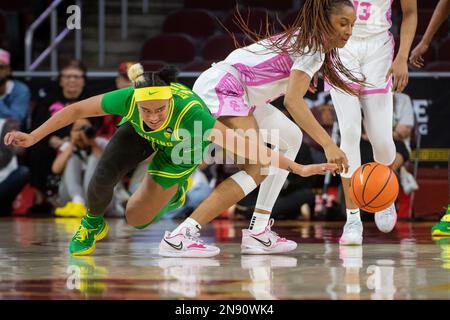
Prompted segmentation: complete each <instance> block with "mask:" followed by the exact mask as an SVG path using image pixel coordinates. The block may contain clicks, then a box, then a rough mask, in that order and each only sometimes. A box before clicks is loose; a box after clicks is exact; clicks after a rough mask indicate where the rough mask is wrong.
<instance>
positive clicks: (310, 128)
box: [284, 70, 348, 172]
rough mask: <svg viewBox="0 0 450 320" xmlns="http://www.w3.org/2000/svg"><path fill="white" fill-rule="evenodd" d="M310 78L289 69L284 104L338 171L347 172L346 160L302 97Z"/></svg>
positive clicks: (298, 71)
mask: <svg viewBox="0 0 450 320" xmlns="http://www.w3.org/2000/svg"><path fill="white" fill-rule="evenodd" d="M310 81H311V78H310V77H309V76H308V74H307V73H305V72H303V71H300V70H293V71H291V75H290V76H289V82H288V87H287V92H286V95H285V97H284V106H285V107H286V109H287V110H288V111H289V113H290V114H291V116H292V117H293V118H294V120H295V122H296V123H297V124H298V125H299V127H300V128H302V129H303V130H305V131H306V133H308V134H309V135H310V136H311V138H312V139H314V141H316V142H317V143H318V144H319V145H321V146H322V148H323V149H324V151H325V155H326V157H327V160H328V162H331V163H336V164H337V165H338V167H337V169H338V170H339V172H347V170H348V160H347V157H346V156H345V153H344V152H343V151H342V150H341V149H339V148H338V146H337V145H336V144H335V143H334V142H333V140H332V139H331V137H330V136H329V135H328V133H327V132H326V131H325V129H324V128H323V127H322V126H321V125H320V123H319V122H318V121H317V119H316V118H315V117H314V115H313V114H312V112H311V110H310V109H309V107H308V105H307V104H306V102H305V100H304V99H303V97H304V96H305V94H306V92H307V91H308V88H309V85H310Z"/></svg>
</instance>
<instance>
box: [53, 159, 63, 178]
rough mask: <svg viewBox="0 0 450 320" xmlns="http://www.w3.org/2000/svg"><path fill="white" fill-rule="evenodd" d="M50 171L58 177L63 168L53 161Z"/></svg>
mask: <svg viewBox="0 0 450 320" xmlns="http://www.w3.org/2000/svg"><path fill="white" fill-rule="evenodd" d="M51 170H52V174H55V175H59V174H61V173H62V171H63V168H62V167H61V166H60V165H59V164H58V163H56V161H55V162H54V163H53V164H52V169H51Z"/></svg>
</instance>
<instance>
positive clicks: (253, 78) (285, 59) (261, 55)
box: [224, 40, 324, 106]
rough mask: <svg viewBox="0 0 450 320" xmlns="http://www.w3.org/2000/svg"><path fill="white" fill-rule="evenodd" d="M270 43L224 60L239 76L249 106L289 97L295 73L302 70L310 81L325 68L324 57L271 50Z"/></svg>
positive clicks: (256, 44) (238, 50)
mask: <svg viewBox="0 0 450 320" xmlns="http://www.w3.org/2000/svg"><path fill="white" fill-rule="evenodd" d="M268 44H269V41H268V40H262V41H260V42H257V43H254V44H252V45H250V46H247V47H244V48H239V49H236V50H234V51H233V52H231V53H230V55H228V57H227V58H226V59H225V60H224V63H225V64H228V65H231V66H233V67H234V68H235V69H236V70H237V71H238V72H239V77H240V81H241V82H242V85H243V86H244V87H245V90H246V93H247V97H248V100H249V103H250V104H251V105H253V106H258V105H261V104H265V103H268V102H270V101H273V100H275V99H277V98H278V97H280V96H283V95H284V94H286V89H287V82H288V78H289V75H290V73H291V70H300V71H304V72H305V73H307V74H308V75H309V76H310V77H313V75H314V74H315V73H316V72H317V71H318V70H319V69H320V68H321V66H322V63H323V60H324V55H323V54H321V53H319V52H315V53H314V54H312V53H310V54H303V55H292V54H287V53H284V54H283V53H277V52H274V51H273V50H269V49H268Z"/></svg>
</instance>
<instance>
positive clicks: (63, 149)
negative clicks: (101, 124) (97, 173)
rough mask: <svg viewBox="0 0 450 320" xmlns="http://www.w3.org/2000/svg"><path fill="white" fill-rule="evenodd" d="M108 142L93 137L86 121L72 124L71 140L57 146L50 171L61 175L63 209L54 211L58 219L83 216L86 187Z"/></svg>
mask: <svg viewBox="0 0 450 320" xmlns="http://www.w3.org/2000/svg"><path fill="white" fill-rule="evenodd" d="M107 143H108V140H106V139H104V138H100V137H96V130H95V127H94V126H93V124H92V122H91V121H90V120H89V119H79V120H77V121H75V122H74V123H73V125H72V128H71V130H70V140H69V141H66V142H64V143H63V144H62V145H61V146H60V148H59V153H58V155H57V156H56V158H55V161H53V165H52V172H53V173H54V174H56V175H62V177H61V183H60V184H59V192H58V195H59V201H60V202H61V203H62V204H63V205H64V206H63V207H61V208H57V209H56V211H55V214H56V215H57V216H64V217H67V216H75V217H84V216H85V214H86V206H85V204H86V195H87V187H88V184H89V181H90V179H91V177H92V175H93V173H94V170H95V168H96V166H97V163H98V159H99V158H100V156H101V155H102V153H103V150H104V149H105V147H106V144H107Z"/></svg>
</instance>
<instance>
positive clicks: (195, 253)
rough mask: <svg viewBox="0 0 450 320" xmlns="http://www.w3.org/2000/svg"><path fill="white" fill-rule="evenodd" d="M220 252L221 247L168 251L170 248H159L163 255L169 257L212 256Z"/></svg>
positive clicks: (160, 253)
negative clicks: (214, 249)
mask: <svg viewBox="0 0 450 320" xmlns="http://www.w3.org/2000/svg"><path fill="white" fill-rule="evenodd" d="M219 253H220V249H218V250H216V251H208V252H204V251H193V250H189V251H176V252H173V251H168V250H161V249H159V252H158V254H159V255H160V256H162V257H169V258H210V257H214V256H217V255H218V254H219Z"/></svg>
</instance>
